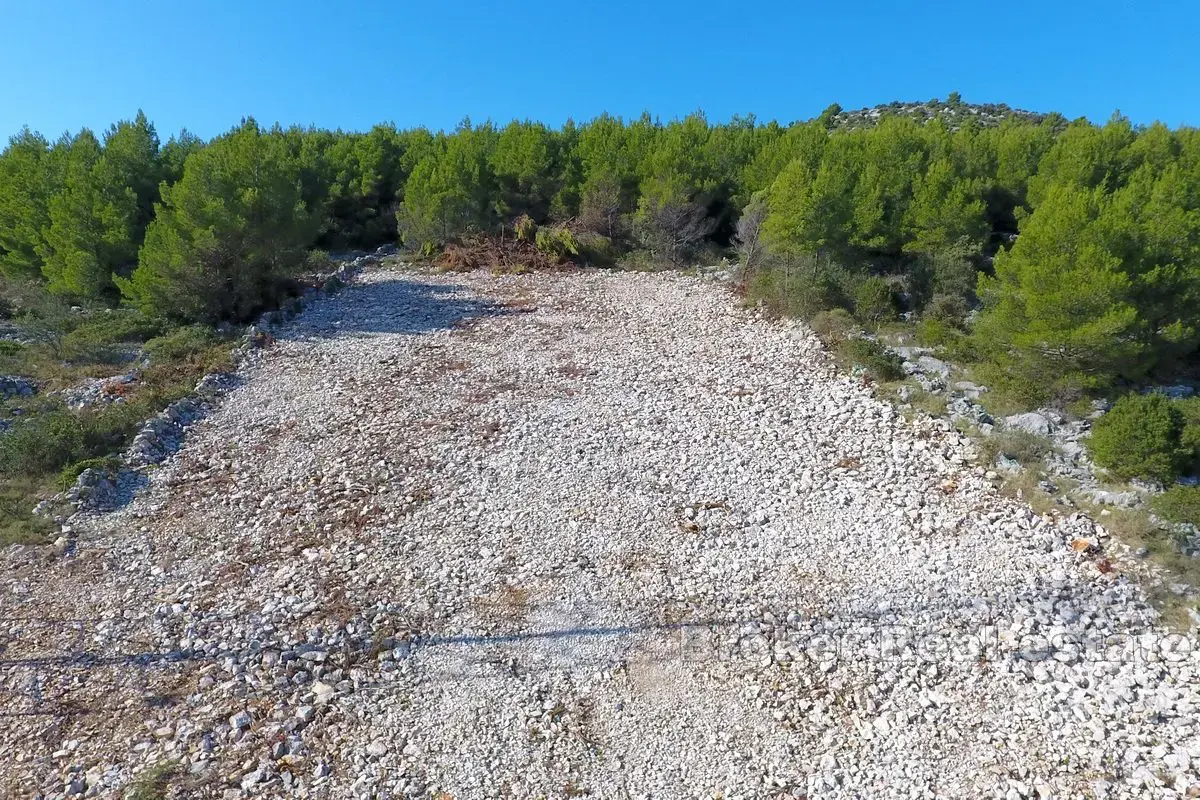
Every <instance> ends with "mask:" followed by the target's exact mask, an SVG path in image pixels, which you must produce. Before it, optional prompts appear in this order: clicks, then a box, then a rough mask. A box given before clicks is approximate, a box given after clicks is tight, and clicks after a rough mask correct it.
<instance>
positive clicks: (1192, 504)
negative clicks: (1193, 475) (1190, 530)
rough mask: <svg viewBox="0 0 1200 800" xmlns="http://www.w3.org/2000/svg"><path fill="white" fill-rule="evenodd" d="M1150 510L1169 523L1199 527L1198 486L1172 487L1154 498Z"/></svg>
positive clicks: (1199, 502) (1199, 492) (1199, 491)
mask: <svg viewBox="0 0 1200 800" xmlns="http://www.w3.org/2000/svg"><path fill="white" fill-rule="evenodd" d="M1150 508H1151V510H1152V511H1154V513H1155V514H1158V515H1159V516H1160V517H1162V518H1163V519H1167V520H1170V521H1171V522H1185V523H1189V524H1191V525H1197V526H1200V486H1173V487H1171V488H1170V489H1168V490H1167V491H1165V492H1163V493H1162V494H1160V495H1157V496H1156V497H1154V498H1153V499H1152V500H1151V501H1150Z"/></svg>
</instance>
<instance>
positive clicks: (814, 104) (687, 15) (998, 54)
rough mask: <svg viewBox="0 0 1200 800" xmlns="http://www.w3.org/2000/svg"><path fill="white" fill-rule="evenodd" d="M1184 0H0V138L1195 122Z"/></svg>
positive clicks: (1199, 93)
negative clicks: (752, 118)
mask: <svg viewBox="0 0 1200 800" xmlns="http://www.w3.org/2000/svg"><path fill="white" fill-rule="evenodd" d="M1198 31H1200V4H1196V3H1192V2H1187V3H1185V2H1177V3H1165V2H1154V0H1151V2H1148V3H1143V4H1137V3H1133V2H1113V1H1112V0H1090V1H1089V2H1077V1H1076V0H1039V2H1025V0H1014V1H1012V2H1007V3H1000V4H997V3H983V2H978V0H953V1H951V0H911V2H903V0H891V1H890V2H883V1H879V2H866V1H865V0H835V1H834V2H810V1H807V0H792V2H784V1H782V0H780V2H754V1H753V0H743V1H742V2H733V3H730V2H708V0H695V1H694V2H688V3H684V2H676V1H675V0H668V1H667V2H649V0H647V1H646V2H631V1H630V0H608V1H607V2H561V1H560V2H557V3H554V2H543V1H538V0H531V1H527V2H519V3H518V2H499V0H497V1H496V2H450V1H448V0H442V1H441V2H439V1H438V0H426V2H399V1H398V0H397V1H395V2H381V1H379V0H346V1H345V2H341V3H335V2H312V1H310V0H288V2H281V1H280V0H240V2H233V1H232V0H206V2H201V3H177V2H157V3H153V2H146V1H144V0H143V1H142V2H134V1H133V0H102V1H101V0H29V1H27V2H20V1H19V0H0V139H2V138H4V137H7V136H9V135H11V134H12V133H14V132H16V131H17V130H18V129H19V128H20V126H21V125H23V124H28V125H29V126H30V127H32V128H34V129H35V130H40V131H42V132H43V133H45V134H46V135H48V136H51V137H53V136H57V135H58V134H59V133H62V132H63V131H65V130H68V129H70V130H72V131H74V130H78V129H79V128H80V127H82V126H89V127H92V128H94V129H98V130H103V129H104V128H106V127H107V126H108V125H109V124H110V123H111V122H113V121H115V120H117V119H119V118H128V117H131V116H132V115H133V114H134V113H135V112H136V110H137V109H138V108H139V107H140V108H143V109H144V110H145V111H146V113H147V115H148V116H149V117H150V119H151V120H152V121H154V122H155V124H156V125H157V127H158V130H159V133H160V134H161V135H162V137H163V139H164V140H165V139H166V137H167V135H168V134H170V133H172V132H174V131H177V130H179V129H180V128H181V127H187V128H188V129H190V130H191V131H193V132H194V133H197V134H199V135H201V136H203V137H205V138H207V137H210V136H212V135H215V134H217V133H220V132H222V131H224V130H226V129H228V128H229V127H230V126H232V125H233V124H235V123H236V122H237V121H238V120H239V119H240V118H241V117H242V116H245V115H251V116H254V117H256V118H257V119H258V120H259V122H262V123H271V122H275V121H279V122H283V123H284V124H291V123H300V124H315V125H318V126H322V127H331V128H336V127H341V128H346V129H365V128H369V127H370V126H371V125H372V124H374V123H376V122H381V121H391V122H395V123H396V124H397V125H399V126H401V127H408V126H415V125H426V126H429V127H432V128H443V127H446V128H449V127H453V126H454V125H455V123H457V122H458V121H459V120H460V119H462V118H463V117H464V116H468V115H469V116H470V117H471V118H472V119H473V120H475V121H482V120H484V119H487V118H489V117H490V118H492V119H494V120H496V121H501V122H503V121H507V120H509V119H512V118H526V117H528V118H533V119H540V120H543V121H546V122H548V123H552V124H555V125H557V124H560V123H561V122H562V121H563V120H565V119H566V118H568V117H574V118H575V119H577V120H582V119H587V118H590V117H592V116H595V115H596V114H598V113H600V112H601V111H609V112H611V113H614V114H621V115H624V116H626V117H628V116H636V115H637V114H640V113H641V112H642V111H643V110H649V111H651V112H652V113H653V114H655V115H658V116H660V117H662V118H664V119H667V118H670V117H674V116H682V115H684V114H687V113H688V112H690V111H694V110H696V109H698V108H700V109H703V110H704V111H706V112H707V113H708V115H709V118H710V119H727V118H728V117H729V116H731V115H733V114H736V113H742V114H745V113H749V112H753V113H755V114H756V115H757V116H758V117H759V119H763V120H765V119H772V118H776V119H780V120H782V121H790V120H793V119H805V118H808V117H812V116H815V115H816V114H818V113H819V112H820V111H821V109H822V108H824V107H825V106H827V105H828V104H829V103H831V102H834V101H836V102H839V103H841V104H842V106H844V107H846V108H859V107H862V106H867V105H874V104H876V103H884V102H888V101H891V100H895V99H899V100H922V101H923V100H927V99H929V98H931V97H942V98H944V97H945V96H946V95H947V94H948V93H949V92H951V91H958V92H960V93H961V94H962V95H963V98H964V99H965V100H967V101H970V102H1003V103H1008V104H1009V105H1012V106H1016V107H1021V108H1028V109H1033V110H1040V111H1049V110H1057V111H1061V112H1062V113H1064V114H1065V115H1066V116H1068V117H1071V118H1074V117H1077V116H1087V117H1089V118H1091V119H1093V120H1097V121H1103V120H1105V119H1107V118H1108V116H1109V115H1110V114H1111V113H1112V112H1113V110H1115V109H1120V110H1121V111H1122V112H1123V113H1125V114H1126V115H1128V116H1129V117H1131V118H1132V119H1133V120H1134V122H1139V123H1149V122H1152V121H1154V120H1162V121H1163V122H1166V123H1168V124H1170V125H1172V126H1175V125H1180V124H1191V125H1197V124H1200V57H1197V55H1196V53H1197V50H1196V42H1197V32H1198Z"/></svg>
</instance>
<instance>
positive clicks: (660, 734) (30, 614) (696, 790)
mask: <svg viewBox="0 0 1200 800" xmlns="http://www.w3.org/2000/svg"><path fill="white" fill-rule="evenodd" d="M272 335H273V337H274V339H275V343H274V346H272V347H269V348H263V349H259V350H256V351H254V353H253V355H252V356H251V357H249V358H248V359H247V360H246V362H244V364H243V368H242V369H241V370H240V371H239V378H240V382H239V383H238V385H236V386H235V387H233V388H232V389H231V390H230V391H228V393H227V394H226V395H225V396H224V398H223V399H222V401H221V403H219V404H217V405H216V406H215V407H214V408H213V409H212V410H211V411H210V412H209V413H208V414H207V415H206V416H204V418H203V419H201V420H200V421H198V422H196V424H195V425H194V426H192V428H191V429H190V431H189V433H188V436H187V437H186V438H185V439H184V440H183V442H182V445H181V447H180V448H179V449H178V450H177V451H176V452H175V453H174V454H173V455H171V456H170V457H169V458H167V459H166V460H165V461H163V462H162V464H161V466H160V467H159V468H158V469H156V470H154V471H153V472H151V473H149V474H148V481H149V485H148V486H147V487H146V488H145V490H144V491H143V492H141V493H139V494H138V496H137V497H136V498H135V499H134V500H133V502H132V503H129V504H128V505H126V506H124V507H122V508H120V509H119V510H117V511H115V512H112V513H108V514H81V515H79V516H78V517H76V518H74V519H73V520H72V521H71V528H72V530H71V539H70V540H69V541H66V542H64V544H63V546H62V547H61V548H60V551H61V556H60V557H58V558H57V559H54V560H50V561H41V562H38V563H31V562H28V561H25V560H21V561H17V560H13V561H10V562H9V565H8V567H7V569H6V571H5V572H4V573H3V576H4V584H3V586H0V591H2V595H0V596H2V597H3V598H4V600H3V602H4V604H5V605H4V610H5V612H6V613H5V614H4V615H3V616H0V652H2V653H3V656H2V658H0V704H2V706H3V707H4V708H5V709H6V710H7V711H8V712H9V713H10V716H9V717H7V718H6V724H5V725H3V726H0V795H3V794H5V792H7V793H9V794H12V795H14V796H32V797H40V798H44V800H50V798H55V799H56V800H57V798H68V797H121V796H123V795H124V794H125V793H126V792H128V791H131V790H132V789H133V788H134V787H138V786H140V785H145V782H147V781H150V780H151V779H152V778H153V777H154V776H156V775H167V776H168V777H167V778H165V780H166V782H167V785H169V786H170V787H171V791H172V792H174V795H170V796H180V797H217V798H229V800H233V798H254V797H262V798H277V797H287V798H293V797H294V798H315V797H331V798H333V797H337V798H341V797H346V798H358V797H361V798H370V797H393V798H395V797H446V796H449V797H454V798H488V797H496V796H503V797H527V798H534V797H557V796H583V795H589V796H593V797H636V798H669V797H721V798H726V799H727V800H728V799H730V798H764V797H770V798H781V797H794V798H800V797H805V798H858V797H935V796H936V797H953V798H958V797H962V798H1050V797H1054V798H1075V797H1079V798H1084V797H1086V798H1095V797H1103V798H1114V799H1115V798H1143V797H1162V798H1167V797H1172V798H1185V797H1193V796H1197V794H1200V773H1198V771H1197V765H1200V724H1198V723H1197V712H1198V711H1200V688H1198V687H1200V680H1198V679H1200V649H1197V647H1196V644H1197V642H1196V639H1195V637H1194V636H1193V635H1190V634H1189V635H1182V634H1174V633H1172V632H1170V631H1168V630H1167V629H1165V628H1163V627H1162V626H1161V625H1160V622H1159V620H1158V619H1157V616H1156V614H1155V612H1154V611H1153V609H1152V608H1151V607H1150V606H1149V604H1148V603H1147V601H1146V596H1145V594H1144V592H1143V590H1142V589H1141V588H1140V586H1141V582H1142V581H1147V582H1150V583H1153V581H1154V579H1155V577H1156V576H1154V575H1153V574H1150V573H1148V572H1147V570H1148V567H1147V565H1146V564H1144V563H1142V562H1139V561H1137V560H1130V559H1126V558H1125V557H1124V555H1123V552H1122V550H1121V548H1120V547H1119V546H1118V545H1116V544H1115V543H1114V542H1112V541H1111V540H1110V539H1109V537H1108V535H1107V534H1106V532H1105V531H1104V529H1103V527H1101V526H1098V525H1096V524H1094V523H1093V522H1092V520H1090V519H1089V518H1088V517H1087V516H1086V515H1084V514H1080V513H1075V512H1072V511H1070V510H1064V512H1063V513H1062V514H1059V515H1056V516H1045V517H1043V516H1038V515H1036V514H1034V513H1033V512H1032V511H1031V510H1030V509H1029V508H1028V507H1027V506H1024V505H1022V504H1020V503H1017V502H1014V501H1012V500H1009V499H1006V498H1004V497H1001V496H999V495H998V494H997V493H996V491H995V489H994V488H993V486H992V485H991V483H990V482H989V481H988V480H987V479H986V476H985V474H984V473H985V471H984V470H983V469H982V468H979V467H976V466H974V465H973V463H972V457H973V447H972V444H971V442H970V441H969V440H968V439H967V438H966V437H965V436H963V435H962V434H960V433H959V432H958V431H956V430H954V428H953V426H952V425H951V424H950V423H948V422H946V421H944V420H931V419H922V420H919V421H917V422H913V423H910V422H907V421H905V420H904V419H903V417H902V416H900V415H899V414H898V413H896V411H895V410H894V409H893V408H892V407H891V406H890V405H888V404H886V403H882V402H880V401H878V400H876V399H874V398H873V397H872V395H871V392H870V390H869V388H866V387H864V386H862V385H861V382H858V381H855V380H853V379H851V378H850V377H848V376H845V375H841V374H838V373H837V372H836V371H835V370H834V368H833V367H832V366H831V365H830V363H829V360H828V358H827V357H826V355H825V353H824V352H823V350H822V348H821V346H820V344H819V343H818V342H817V340H816V339H815V338H814V337H813V336H812V334H811V333H810V332H809V331H808V330H807V329H806V328H804V327H803V326H801V325H797V324H793V323H781V322H772V321H767V320H764V319H761V318H759V317H756V316H755V315H754V314H753V313H751V312H747V311H745V310H741V309H739V308H738V306H737V303H736V301H735V300H734V299H732V298H731V297H730V296H729V295H728V293H727V292H726V291H725V290H723V289H722V288H721V287H719V286H717V285H715V284H714V283H713V282H711V281H706V280H701V279H696V278H690V277H685V276H681V275H668V274H661V275H660V274H637V273H605V272H590V271H584V272H580V273H576V274H565V275H544V274H540V275H539V274H531V275H522V276H498V277H497V276H491V275H487V274H481V273H473V274H465V275H429V274H422V273H419V272H415V271H411V270H406V271H392V270H388V269H380V270H371V271H368V272H364V273H362V274H361V275H360V276H358V277H357V278H356V279H355V280H354V281H353V283H352V284H351V285H350V287H349V288H348V289H346V290H345V291H343V292H340V293H339V294H337V295H336V296H334V297H332V298H330V299H329V300H327V301H323V302H321V303H317V304H314V305H313V306H311V307H310V308H307V309H306V310H305V311H304V313H303V314H300V315H299V316H297V317H296V318H294V319H293V320H291V321H290V322H288V323H286V324H284V325H282V326H281V327H277V328H275V329H273V332H272ZM962 391H964V393H965V392H966V391H967V390H962ZM1026 422H1027V423H1028V424H1034V425H1036V424H1038V423H1037V422H1035V421H1034V420H1027V421H1026ZM1014 424H1016V423H1015V422H1014ZM1023 424H1024V423H1023Z"/></svg>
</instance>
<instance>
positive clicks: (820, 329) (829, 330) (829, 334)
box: [808, 308, 859, 347]
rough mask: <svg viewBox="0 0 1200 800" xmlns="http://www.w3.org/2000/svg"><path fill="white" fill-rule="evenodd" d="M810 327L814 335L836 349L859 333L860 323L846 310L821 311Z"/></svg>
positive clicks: (810, 323)
mask: <svg viewBox="0 0 1200 800" xmlns="http://www.w3.org/2000/svg"><path fill="white" fill-rule="evenodd" d="M808 325H809V327H810V328H812V329H813V333H815V334H816V335H817V336H818V337H819V338H820V339H821V341H823V342H824V343H825V344H826V345H829V346H830V347H836V346H838V345H840V344H841V343H842V342H844V341H846V340H847V339H850V338H852V337H854V336H857V335H858V333H859V327H858V323H857V322H855V321H854V317H852V316H850V312H849V311H847V310H846V309H844V308H833V309H830V310H829V311H821V312H819V313H818V314H817V315H816V316H814V317H813V318H812V321H810V322H809V323H808Z"/></svg>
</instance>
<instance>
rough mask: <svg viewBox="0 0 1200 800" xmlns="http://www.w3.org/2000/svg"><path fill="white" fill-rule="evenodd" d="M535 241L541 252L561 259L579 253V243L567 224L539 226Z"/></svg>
mask: <svg viewBox="0 0 1200 800" xmlns="http://www.w3.org/2000/svg"><path fill="white" fill-rule="evenodd" d="M535 241H536V245H537V249H538V251H539V252H541V253H544V254H546V255H548V256H550V257H551V258H556V259H558V260H559V261H566V260H567V259H568V258H570V257H571V256H577V255H579V243H578V242H577V241H575V237H574V235H572V233H571V231H570V229H569V228H567V227H566V226H555V227H552V228H538V229H537V234H536V236H535Z"/></svg>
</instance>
